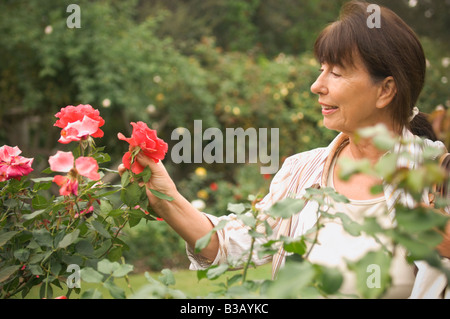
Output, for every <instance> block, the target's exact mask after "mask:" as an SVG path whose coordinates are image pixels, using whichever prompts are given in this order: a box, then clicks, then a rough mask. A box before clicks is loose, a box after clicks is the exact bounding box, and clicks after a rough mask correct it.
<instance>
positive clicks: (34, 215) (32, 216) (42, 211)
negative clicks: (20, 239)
mask: <svg viewBox="0 0 450 319" xmlns="http://www.w3.org/2000/svg"><path fill="white" fill-rule="evenodd" d="M45 211H46V209H40V210H37V211H35V212H33V213H31V214H24V215H22V218H23V219H24V220H31V219H33V218H35V217H37V216H39V215H41V214H42V213H44V212H45Z"/></svg>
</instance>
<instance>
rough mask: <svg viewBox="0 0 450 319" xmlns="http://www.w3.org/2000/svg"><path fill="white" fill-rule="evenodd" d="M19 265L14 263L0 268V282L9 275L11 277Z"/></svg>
mask: <svg viewBox="0 0 450 319" xmlns="http://www.w3.org/2000/svg"><path fill="white" fill-rule="evenodd" d="M20 267H21V266H20V265H14V266H9V267H5V268H3V269H1V270H0V283H2V282H4V281H6V280H7V279H8V278H9V277H11V276H12V275H13V274H14V273H15V272H16V271H17V270H19V268H20Z"/></svg>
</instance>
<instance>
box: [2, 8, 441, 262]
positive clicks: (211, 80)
mask: <svg viewBox="0 0 450 319" xmlns="http://www.w3.org/2000/svg"><path fill="white" fill-rule="evenodd" d="M345 2H346V1H345V0H334V1H329V0H148V1H144V0H140V1H138V0H110V1H106V0H104V1H102V0H99V1H94V0H90V1H89V0H78V1H74V0H70V1H62V0H46V1H36V0H28V1H20V0H1V2H0V34H1V36H0V145H4V144H7V145H10V146H19V148H20V149H21V150H22V151H23V153H22V155H23V156H26V157H34V158H35V162H34V164H33V168H34V169H35V173H36V174H39V172H40V171H42V170H43V169H45V168H47V167H48V157H49V156H50V155H53V154H54V153H55V152H56V151H57V150H64V149H69V148H70V147H71V145H62V144H59V143H58V142H57V141H58V138H59V134H60V129H59V128H56V127H54V126H53V124H54V122H55V117H54V115H55V113H57V112H58V111H59V110H60V109H61V108H62V107H65V106H67V105H78V104H91V105H92V106H93V107H94V108H96V109H99V110H100V115H101V116H102V117H103V118H104V119H105V121H106V124H105V125H104V126H103V127H102V129H103V130H104V132H105V136H104V137H103V138H101V139H97V140H96V143H97V145H98V146H105V147H106V148H105V152H107V153H109V154H110V156H111V158H112V160H111V162H109V163H105V164H103V167H107V168H111V169H117V166H118V165H119V164H120V161H121V158H122V154H123V153H124V152H125V151H126V150H127V144H126V143H124V142H119V141H118V139H117V133H118V132H122V133H124V134H125V135H126V136H130V134H131V128H132V127H131V126H130V122H132V121H144V122H146V123H147V124H148V125H149V127H151V128H153V129H156V130H158V136H159V137H161V138H163V139H164V140H165V141H166V142H168V143H169V154H168V156H167V158H166V159H165V160H164V163H165V165H166V167H167V169H168V170H169V172H170V174H171V175H172V177H173V178H174V180H175V182H176V183H177V185H178V188H179V190H180V191H181V193H183V194H184V195H185V196H186V197H187V198H188V199H189V200H191V201H195V204H196V205H198V206H199V207H200V208H201V209H203V210H204V211H206V212H208V213H212V214H215V215H222V214H226V213H227V209H226V208H227V204H228V203H230V202H231V203H233V202H241V201H244V200H246V198H247V197H248V195H250V194H253V195H257V194H261V195H263V194H265V193H266V192H267V190H268V186H269V183H270V180H271V178H272V176H270V175H261V174H260V170H259V166H258V164H206V163H200V164H194V163H191V164H190V163H185V164H174V163H172V162H171V159H170V148H171V146H173V145H174V144H175V143H177V142H178V141H176V140H175V141H171V133H172V131H173V130H175V129H177V128H180V127H184V128H187V129H188V130H190V131H191V132H193V124H194V120H202V121H203V123H202V124H203V130H205V129H206V128H208V127H215V128H220V129H221V130H223V132H224V131H225V128H227V127H231V128H238V127H241V128H244V129H246V128H249V127H253V128H256V129H258V128H279V129H280V141H279V155H280V163H281V162H282V161H283V159H284V158H285V157H287V156H290V155H292V154H295V153H298V152H301V151H305V150H308V149H312V148H315V147H319V146H326V145H327V144H328V143H329V142H330V140H331V139H332V138H333V137H334V136H335V135H336V133H335V132H331V131H328V130H326V129H325V128H323V126H322V123H321V118H322V115H321V113H320V108H319V107H318V105H317V97H316V96H314V95H313V94H312V93H311V92H310V90H309V88H310V85H311V84H312V83H313V82H314V80H315V78H316V77H317V76H318V74H319V71H318V68H319V65H318V64H317V62H316V61H315V60H314V58H313V55H312V47H313V43H314V40H315V38H316V37H317V35H318V33H319V32H320V31H321V30H322V29H323V27H324V26H326V25H327V24H328V23H330V22H333V21H334V20H336V18H337V17H338V14H339V9H340V7H341V6H342V4H343V3H345ZM373 2H375V3H377V4H379V5H385V6H387V7H389V8H391V9H393V10H394V11H395V12H396V13H397V14H398V15H399V16H401V17H402V18H403V19H404V20H405V21H406V22H407V23H408V24H409V25H410V26H411V27H412V28H413V29H414V30H415V31H416V32H417V33H418V35H419V36H420V38H421V41H422V44H423V46H424V49H425V52H426V55H427V60H428V64H427V65H428V71H427V82H426V85H425V88H424V90H423V92H422V95H421V97H420V100H419V103H418V106H419V108H420V109H421V110H422V111H424V112H428V113H430V112H432V111H433V110H434V109H435V108H436V107H437V106H442V107H444V108H450V94H449V83H448V81H449V80H450V0H395V1H392V0H380V1H373ZM71 3H76V4H77V5H78V6H79V7H80V9H81V16H80V21H81V28H73V29H71V28H68V26H67V24H66V21H67V19H68V17H69V16H70V15H71V13H72V12H71V11H70V12H67V11H66V10H67V7H68V5H69V4H71ZM207 143H208V141H205V144H207ZM117 177H118V175H117V174H108V175H107V176H106V177H105V178H106V179H107V180H108V181H110V182H113V183H115V182H118V178H117ZM124 236H125V237H126V242H127V243H128V245H129V247H130V250H129V251H128V252H127V254H126V257H127V258H128V262H130V263H134V264H135V266H136V268H137V269H141V270H160V269H162V268H164V267H170V268H177V267H180V268H186V267H187V265H188V261H187V258H186V256H185V253H184V242H182V241H181V240H180V239H179V237H178V236H177V235H176V234H175V233H174V232H173V231H172V230H171V229H170V228H168V227H167V225H166V224H165V223H164V222H155V223H150V224H142V225H141V224H140V225H138V226H136V227H134V228H132V229H128V230H127V231H126V234H125V235H124Z"/></svg>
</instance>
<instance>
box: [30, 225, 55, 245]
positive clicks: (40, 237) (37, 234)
mask: <svg viewBox="0 0 450 319" xmlns="http://www.w3.org/2000/svg"><path fill="white" fill-rule="evenodd" d="M32 233H33V238H34V239H35V240H36V242H37V243H38V244H39V246H46V247H52V246H53V238H52V235H51V234H50V232H49V231H48V230H46V229H45V228H41V229H37V230H36V229H35V230H33V232H32Z"/></svg>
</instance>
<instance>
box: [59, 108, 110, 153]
mask: <svg viewBox="0 0 450 319" xmlns="http://www.w3.org/2000/svg"><path fill="white" fill-rule="evenodd" d="M55 117H57V118H58V120H57V121H56V123H55V124H54V126H57V127H60V128H62V131H61V138H60V139H59V142H60V143H63V144H67V143H70V142H72V141H80V140H82V139H86V138H87V137H89V136H92V137H102V136H103V134H104V133H103V131H102V130H101V129H100V127H101V126H103V125H104V124H105V120H104V119H103V118H102V117H101V116H100V112H99V111H98V110H96V109H94V108H93V107H92V106H91V105H89V104H79V105H78V106H73V105H68V106H66V107H64V108H61V110H60V112H58V113H56V114H55Z"/></svg>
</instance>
